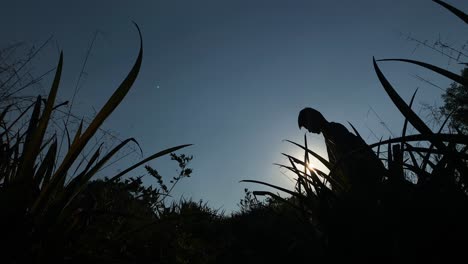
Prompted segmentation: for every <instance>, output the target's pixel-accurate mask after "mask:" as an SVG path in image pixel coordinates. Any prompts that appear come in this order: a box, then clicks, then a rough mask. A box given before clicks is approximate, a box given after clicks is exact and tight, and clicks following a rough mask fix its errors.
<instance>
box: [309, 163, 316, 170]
mask: <svg viewBox="0 0 468 264" xmlns="http://www.w3.org/2000/svg"><path fill="white" fill-rule="evenodd" d="M307 169H308V170H309V171H315V169H316V168H315V166H314V164H312V163H310V162H308V163H307Z"/></svg>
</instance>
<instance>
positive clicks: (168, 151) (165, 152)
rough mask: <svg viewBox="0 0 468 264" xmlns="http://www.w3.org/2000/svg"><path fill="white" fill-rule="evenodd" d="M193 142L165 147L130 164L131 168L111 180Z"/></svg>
mask: <svg viewBox="0 0 468 264" xmlns="http://www.w3.org/2000/svg"><path fill="white" fill-rule="evenodd" d="M191 145H192V144H185V145H180V146H177V147H172V148H168V149H165V150H163V151H160V152H158V153H155V154H153V155H151V156H149V157H148V158H146V159H144V160H142V161H140V162H138V163H136V164H134V165H132V166H130V167H129V168H127V169H125V170H124V171H122V172H120V173H119V174H117V175H115V176H114V177H112V178H111V179H110V180H109V181H115V180H117V179H119V178H120V177H122V176H123V175H125V174H127V173H128V172H130V171H132V170H134V169H135V168H137V167H139V166H141V165H142V164H144V163H146V162H148V161H150V160H153V159H156V158H159V157H161V156H164V155H167V154H169V153H171V152H174V151H177V150H179V149H181V148H185V147H188V146H191Z"/></svg>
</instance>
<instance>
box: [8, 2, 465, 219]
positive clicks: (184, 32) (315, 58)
mask: <svg viewBox="0 0 468 264" xmlns="http://www.w3.org/2000/svg"><path fill="white" fill-rule="evenodd" d="M447 2H448V3H450V4H452V5H454V6H456V7H457V8H459V9H461V10H463V11H465V12H467V11H468V2H467V1H466V0H450V1H447ZM131 21H135V22H136V23H137V24H138V25H139V26H140V28H141V31H142V35H143V47H144V54H143V64H142V68H141V71H140V74H139V76H138V78H137V81H136V82H135V84H134V86H133V88H132V90H131V91H130V92H129V94H128V95H127V97H126V98H125V99H124V101H123V102H122V104H121V105H120V106H119V107H118V108H117V110H116V111H115V112H114V113H113V114H112V115H111V117H110V118H109V119H108V120H107V121H106V123H105V124H104V126H103V128H105V129H109V130H111V131H113V132H114V133H116V134H117V135H118V137H119V138H121V139H124V138H128V137H134V138H136V139H137V140H138V142H139V143H140V145H141V147H142V149H143V151H144V155H145V156H148V155H150V154H152V153H154V152H157V151H159V150H162V149H164V148H168V147H172V146H176V145H180V144H186V143H191V144H194V145H193V146H191V147H189V148H186V149H183V150H182V151H179V153H186V154H191V155H193V156H194V159H193V161H192V163H191V167H192V168H193V169H194V172H193V174H192V177H191V178H190V179H184V180H183V181H181V182H180V185H179V186H177V187H176V190H175V192H174V195H175V197H179V196H181V195H183V196H184V197H186V198H190V197H192V198H193V199H195V200H198V199H203V200H204V201H207V202H208V203H209V204H210V205H211V206H212V207H213V208H221V209H223V210H226V211H227V212H229V211H231V210H233V209H237V203H238V202H239V199H240V198H242V197H243V194H244V193H243V189H244V188H246V187H247V188H249V189H250V190H264V189H266V188H265V187H263V186H259V185H252V184H245V183H239V181H240V180H242V179H255V180H262V181H267V182H270V183H273V184H277V185H281V186H284V187H287V188H293V185H292V183H291V181H290V180H288V179H287V178H286V176H284V175H283V173H282V172H283V171H282V170H280V169H279V168H278V167H277V166H275V165H273V163H283V164H286V162H287V160H286V159H284V158H283V157H282V156H281V152H284V153H289V154H292V155H295V156H297V157H301V155H302V152H301V151H300V150H299V149H297V148H295V147H293V146H291V145H290V144H288V143H286V142H284V141H283V140H284V139H289V140H293V141H296V142H298V143H302V141H303V136H304V133H305V130H302V131H301V130H299V129H298V126H297V115H298V113H299V111H300V110H301V109H302V108H304V107H313V108H315V109H317V110H319V111H321V112H322V113H323V115H324V116H325V118H327V119H328V121H335V122H340V123H342V124H344V125H345V126H347V127H348V128H349V129H350V127H349V125H348V123H347V122H348V121H349V122H351V123H352V124H353V125H354V126H355V127H356V128H357V130H358V131H359V132H360V134H361V135H362V136H363V138H364V139H365V140H366V141H367V142H369V143H373V142H376V141H378V139H377V138H375V136H374V135H373V134H372V133H374V134H375V135H377V136H378V137H381V136H382V137H383V138H388V137H389V136H391V134H390V132H389V131H388V130H387V129H386V128H385V126H384V125H383V124H381V120H383V121H384V122H385V125H386V126H387V127H389V128H390V130H391V132H392V133H393V136H398V135H399V134H400V133H401V129H402V126H403V118H402V116H401V114H399V112H398V110H397V109H396V107H395V106H394V105H393V104H392V102H391V101H390V99H389V98H388V97H387V95H386V94H385V92H384V90H383V89H382V87H381V85H380V83H379V81H378V79H377V77H376V75H375V73H374V70H373V66H372V56H375V57H376V58H377V59H380V58H409V59H416V60H421V61H425V62H429V63H432V64H435V65H438V66H440V67H443V68H446V69H448V70H450V71H452V72H456V73H459V72H460V70H461V67H460V65H458V64H457V62H455V61H453V60H450V59H449V58H447V57H446V56H442V55H440V54H438V53H437V52H434V51H432V50H430V49H429V48H426V47H423V46H422V45H419V46H418V45H417V43H416V42H414V41H411V40H409V39H408V36H411V37H412V38H415V39H418V40H421V41H426V40H427V43H428V44H429V45H432V44H433V43H434V42H435V41H437V40H440V41H441V42H443V43H445V44H449V45H450V46H451V47H454V48H456V49H462V48H464V45H465V44H467V47H465V49H464V52H465V54H468V43H467V39H466V36H467V35H466V34H467V31H466V30H467V29H466V27H464V24H463V22H462V21H461V20H460V19H458V18H457V17H455V16H454V15H452V14H451V13H449V12H448V11H447V10H445V9H443V8H442V7H440V6H439V5H437V4H435V3H433V2H432V1H429V0H356V1H343V0H341V1H337V0H330V1H313V0H309V1H294V0H289V1H286V0H284V1H277V0H269V1H256V0H255V1H254V0H249V1H244V0H236V1H221V0H217V1H214V0H213V1H204V0H197V1H188V0H187V1H170V0H165V1H157V0H153V1H119V0H115V1H88V0H81V1H63V0H62V1H47V0H45V1H21V0H18V1H7V2H5V3H3V4H2V16H0V25H2V26H1V27H2V38H1V39H0V47H6V46H8V45H9V44H12V43H15V42H22V41H24V42H26V43H29V44H36V45H40V44H41V43H43V42H44V41H45V40H47V39H48V38H49V37H50V36H53V38H52V42H51V44H49V45H47V46H46V48H45V49H44V50H43V52H41V53H40V55H39V56H38V58H37V59H35V60H34V61H33V64H32V65H33V70H34V72H36V73H38V74H40V73H42V72H45V71H46V70H48V69H50V68H52V67H54V66H55V65H56V63H57V61H58V57H59V51H60V50H63V52H64V68H63V76H62V82H61V86H60V90H59V100H60V101H65V100H69V99H70V97H71V96H72V94H73V91H74V87H75V84H76V82H77V78H78V76H79V73H80V70H81V67H82V65H83V61H84V59H85V57H86V52H87V50H88V48H89V45H90V43H91V40H92V39H93V35H94V33H95V32H96V31H97V32H98V34H97V38H96V40H95V43H94V46H93V49H92V51H91V54H90V56H89V58H88V62H87V65H86V68H85V73H86V74H85V75H84V77H83V79H82V80H81V83H80V85H79V87H80V90H79V93H78V95H77V98H76V99H75V102H74V108H73V112H74V113H75V114H76V115H79V116H89V115H92V114H93V108H94V109H96V110H99V109H100V107H101V106H102V105H103V104H104V103H105V101H106V100H107V99H108V98H109V97H110V95H111V94H112V92H113V91H114V89H115V88H116V87H117V86H118V85H119V84H120V82H121V81H122V80H123V78H124V77H125V76H126V74H127V73H128V71H129V70H130V69H131V67H132V65H133V63H134V61H135V59H136V56H137V52H138V47H139V42H138V34H137V30H136V29H135V27H134V26H133V24H132V22H131ZM447 52H449V51H448V50H447ZM453 54H454V56H457V55H458V54H455V53H453ZM453 54H452V55H453ZM461 59H462V60H463V59H464V60H465V61H467V60H468V58H467V57H464V56H463V55H461ZM379 65H380V66H381V69H382V70H383V72H384V74H386V76H387V78H388V79H389V80H390V82H391V83H392V84H393V85H394V87H395V88H396V89H397V91H398V92H399V93H400V95H401V96H402V97H403V98H405V99H406V100H409V98H410V97H411V94H412V93H413V92H414V90H415V89H416V88H417V87H419V91H418V95H417V97H416V100H415V107H414V108H415V109H416V110H417V111H420V110H421V109H423V106H422V105H423V104H430V105H433V104H440V102H441V100H440V95H441V93H442V91H441V90H439V89H438V88H436V87H434V86H432V85H429V84H427V83H425V82H423V81H421V80H418V78H416V77H415V76H420V77H423V78H425V79H427V80H429V81H431V82H433V83H435V84H436V85H438V86H440V87H443V88H445V87H448V86H449V84H450V81H449V80H447V79H444V78H441V77H439V76H437V75H436V74H434V73H432V72H430V71H427V70H424V69H421V68H418V67H417V66H414V65H408V64H403V63H398V62H381V63H379ZM52 77H53V76H52V75H50V76H48V78H46V79H45V80H44V82H43V87H44V90H45V91H48V89H49V87H50V83H51V79H52ZM374 111H375V112H374ZM426 114H427V113H424V112H422V113H421V117H423V118H425V117H426ZM377 116H378V117H377ZM379 119H381V120H379ZM371 130H372V132H371ZM308 139H309V140H310V142H309V146H310V147H311V148H312V149H315V150H316V151H317V152H318V153H320V154H322V155H324V156H325V157H326V151H325V149H324V144H323V143H322V142H323V137H321V136H318V135H308ZM139 158H140V156H139V155H136V154H135V155H132V156H129V157H128V158H127V159H124V160H122V161H121V162H120V163H119V165H118V166H117V167H118V168H121V169H123V168H125V167H127V166H128V165H130V164H131V163H134V162H136V161H138V160H139ZM149 164H150V165H151V166H153V167H154V168H156V169H158V170H160V171H161V174H162V175H163V176H167V177H168V178H167V181H169V177H170V176H174V175H173V174H171V173H172V172H173V171H175V169H176V164H175V163H174V162H171V161H170V160H169V158H168V157H165V158H162V159H160V160H156V161H153V162H150V163H149ZM115 169H116V168H114V171H115ZM111 172H112V171H111ZM111 172H109V173H111ZM143 173H144V170H143V169H142V170H137V171H135V173H133V174H131V175H134V176H135V175H141V174H143ZM109 176H110V175H109ZM144 179H145V183H147V184H156V181H155V180H154V179H152V178H151V177H150V176H148V177H145V178H144Z"/></svg>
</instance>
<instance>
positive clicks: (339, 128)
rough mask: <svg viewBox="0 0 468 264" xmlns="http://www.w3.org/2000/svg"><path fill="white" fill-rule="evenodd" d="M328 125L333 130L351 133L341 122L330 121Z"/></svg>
mask: <svg viewBox="0 0 468 264" xmlns="http://www.w3.org/2000/svg"><path fill="white" fill-rule="evenodd" d="M328 127H329V129H330V130H332V131H336V132H341V133H343V132H348V133H350V132H349V130H348V129H347V128H346V127H345V126H343V125H342V124H340V123H335V122H330V123H328Z"/></svg>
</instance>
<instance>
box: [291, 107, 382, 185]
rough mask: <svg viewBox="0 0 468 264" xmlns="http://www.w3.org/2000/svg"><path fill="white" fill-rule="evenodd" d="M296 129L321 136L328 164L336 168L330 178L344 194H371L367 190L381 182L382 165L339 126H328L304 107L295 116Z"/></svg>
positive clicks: (314, 111)
mask: <svg viewBox="0 0 468 264" xmlns="http://www.w3.org/2000/svg"><path fill="white" fill-rule="evenodd" d="M298 125H299V128H302V127H305V128H306V129H307V130H308V131H309V132H311V133H315V134H320V133H322V134H323V137H324V138H325V144H326V146H327V153H328V161H329V162H330V164H331V165H332V167H333V166H337V167H336V169H335V170H334V172H333V173H332V175H330V176H331V177H332V178H333V179H335V180H336V181H337V182H338V183H339V184H341V185H343V186H342V187H343V188H344V189H345V191H347V190H349V188H353V189H356V188H358V189H361V188H364V189H367V190H366V191H371V192H372V190H369V189H368V188H374V187H375V185H376V184H377V183H378V182H379V181H380V180H381V179H382V176H383V171H382V169H383V164H382V163H381V162H380V160H379V159H378V158H377V156H376V155H375V154H374V152H373V151H372V150H371V149H370V148H369V146H368V145H367V144H366V143H365V142H364V140H362V139H361V138H360V137H358V136H356V135H354V134H352V133H350V132H349V131H348V130H347V129H346V127H345V126H343V125H342V124H339V123H334V122H328V121H327V120H326V119H325V118H324V117H323V115H322V114H321V113H320V112H319V111H317V110H315V109H312V108H309V107H308V108H304V109H302V111H301V112H300V113H299V118H298ZM337 163H338V164H337ZM332 187H333V183H332ZM361 191H362V189H361ZM374 191H375V190H374Z"/></svg>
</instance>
